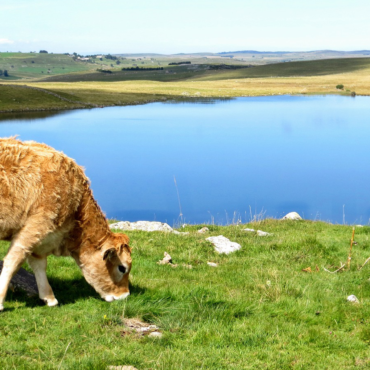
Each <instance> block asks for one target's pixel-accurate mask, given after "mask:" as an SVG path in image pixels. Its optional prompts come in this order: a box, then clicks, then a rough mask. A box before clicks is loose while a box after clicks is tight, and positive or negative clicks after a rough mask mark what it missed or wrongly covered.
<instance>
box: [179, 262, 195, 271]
mask: <svg viewBox="0 0 370 370" xmlns="http://www.w3.org/2000/svg"><path fill="white" fill-rule="evenodd" d="M182 266H183V267H185V268H186V269H189V270H191V269H192V268H193V266H192V265H187V264H186V263H183V264H182Z"/></svg>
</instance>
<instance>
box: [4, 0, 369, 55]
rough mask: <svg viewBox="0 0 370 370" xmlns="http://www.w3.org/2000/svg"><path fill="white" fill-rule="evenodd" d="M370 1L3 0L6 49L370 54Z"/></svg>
mask: <svg viewBox="0 0 370 370" xmlns="http://www.w3.org/2000/svg"><path fill="white" fill-rule="evenodd" d="M369 35H370V0H351V1H350V0H310V1H308V0H228V1H225V0H180V1H174V0H156V1H153V0H151V1H150V0H141V1H134V0H131V1H126V0H106V1H102V0H100V1H96V0H89V1H87V0H64V1H59V0H53V1H51V0H11V1H10V0H1V2H0V51H22V52H27V51H33V50H35V51H39V50H40V49H46V50H48V51H50V52H74V51H76V52H78V53H81V54H83V53H84V54H88V53H100V52H102V53H108V52H110V53H140V52H142V53H144V52H145V53H149V52H153V53H166V54H169V53H179V52H185V53H186V52H202V51H206V52H219V51H234V50H248V49H253V50H260V51H266V50H272V51H278V50H290V51H300V50H302V51H305V50H319V49H335V50H361V49H370V42H369V40H370V39H369Z"/></svg>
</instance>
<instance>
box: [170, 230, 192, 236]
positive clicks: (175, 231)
mask: <svg viewBox="0 0 370 370" xmlns="http://www.w3.org/2000/svg"><path fill="white" fill-rule="evenodd" d="M172 234H176V235H189V232H188V231H186V232H181V231H177V230H172Z"/></svg>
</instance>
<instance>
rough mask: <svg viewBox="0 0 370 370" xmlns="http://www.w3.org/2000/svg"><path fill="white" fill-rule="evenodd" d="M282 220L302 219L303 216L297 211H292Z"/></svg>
mask: <svg viewBox="0 0 370 370" xmlns="http://www.w3.org/2000/svg"><path fill="white" fill-rule="evenodd" d="M282 220H302V217H301V216H300V215H299V214H298V213H297V212H290V213H288V214H287V215H285V216H284V217H283V218H282Z"/></svg>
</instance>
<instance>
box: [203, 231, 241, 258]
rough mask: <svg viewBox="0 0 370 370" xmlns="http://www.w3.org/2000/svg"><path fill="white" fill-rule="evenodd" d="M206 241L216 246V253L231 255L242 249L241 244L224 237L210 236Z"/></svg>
mask: <svg viewBox="0 0 370 370" xmlns="http://www.w3.org/2000/svg"><path fill="white" fill-rule="evenodd" d="M206 240H207V241H209V242H211V243H212V244H213V245H214V246H215V251H216V252H218V253H225V254H229V253H232V252H236V251H238V250H239V249H241V247H242V246H241V245H240V244H238V243H235V242H232V241H230V240H229V239H227V238H225V237H224V236H223V235H219V236H210V237H209V238H207V239H206Z"/></svg>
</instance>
